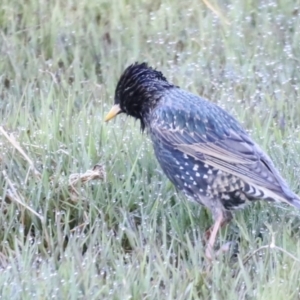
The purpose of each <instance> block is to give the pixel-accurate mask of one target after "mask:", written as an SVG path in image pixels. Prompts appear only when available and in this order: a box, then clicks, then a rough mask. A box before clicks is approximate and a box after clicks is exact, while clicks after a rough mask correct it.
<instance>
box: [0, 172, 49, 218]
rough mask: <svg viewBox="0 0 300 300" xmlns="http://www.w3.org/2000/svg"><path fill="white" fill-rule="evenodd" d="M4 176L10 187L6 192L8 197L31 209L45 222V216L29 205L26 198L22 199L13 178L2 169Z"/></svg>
mask: <svg viewBox="0 0 300 300" xmlns="http://www.w3.org/2000/svg"><path fill="white" fill-rule="evenodd" d="M2 174H3V177H4V179H5V181H6V182H7V185H8V189H7V192H6V197H7V198H8V199H9V200H10V201H12V202H16V203H18V204H20V205H22V206H23V207H24V208H25V209H27V210H29V211H30V212H31V213H33V214H34V215H35V216H37V217H38V218H39V219H40V220H41V222H42V223H43V222H44V218H43V217H42V216H41V215H40V214H39V213H37V212H36V211H35V210H33V209H32V208H31V207H29V206H28V205H27V204H26V203H25V202H24V200H23V199H22V197H21V195H19V193H18V192H17V190H16V189H15V187H14V185H13V183H12V182H11V180H10V179H9V178H8V176H7V174H6V172H5V171H2Z"/></svg>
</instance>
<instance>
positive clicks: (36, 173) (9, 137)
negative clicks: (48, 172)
mask: <svg viewBox="0 0 300 300" xmlns="http://www.w3.org/2000/svg"><path fill="white" fill-rule="evenodd" d="M0 132H1V133H2V134H3V136H4V137H5V138H6V139H7V140H8V141H9V142H10V143H11V144H12V146H13V147H14V148H15V149H16V150H17V151H18V152H19V153H20V154H21V155H22V156H23V158H24V159H25V160H26V161H27V162H28V163H29V165H30V168H31V170H32V171H33V174H34V176H35V177H37V178H39V179H40V178H41V174H40V172H39V171H38V170H37V169H36V168H35V166H34V163H33V161H32V160H31V159H30V157H29V156H28V155H27V154H26V153H25V151H24V150H23V149H22V147H21V146H20V144H19V142H18V141H17V140H16V139H15V138H14V136H13V135H10V134H8V133H7V132H6V131H5V130H4V128H3V127H2V126H0Z"/></svg>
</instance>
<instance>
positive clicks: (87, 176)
mask: <svg viewBox="0 0 300 300" xmlns="http://www.w3.org/2000/svg"><path fill="white" fill-rule="evenodd" d="M91 180H103V181H105V180H106V172H105V167H104V165H101V164H97V165H95V166H94V167H93V169H92V170H87V171H86V172H85V173H74V174H71V175H70V177H69V192H70V194H71V199H72V201H77V198H78V196H79V192H78V190H77V189H76V185H78V184H80V183H86V182H89V181H91Z"/></svg>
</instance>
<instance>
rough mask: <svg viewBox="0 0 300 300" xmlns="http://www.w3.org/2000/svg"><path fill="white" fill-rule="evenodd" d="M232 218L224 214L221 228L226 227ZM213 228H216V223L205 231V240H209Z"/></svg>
mask: <svg viewBox="0 0 300 300" xmlns="http://www.w3.org/2000/svg"><path fill="white" fill-rule="evenodd" d="M230 219H231V218H224V216H223V218H222V221H221V224H220V228H222V227H224V226H225V225H227V224H228V223H229V221H230ZM213 229H214V225H213V226H211V227H209V228H208V229H207V230H206V231H205V233H204V238H205V241H206V242H207V241H208V240H209V238H210V236H211V234H212V231H213Z"/></svg>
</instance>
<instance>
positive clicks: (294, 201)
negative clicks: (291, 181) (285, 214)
mask: <svg viewBox="0 0 300 300" xmlns="http://www.w3.org/2000/svg"><path fill="white" fill-rule="evenodd" d="M290 202H291V204H292V205H293V206H295V207H297V208H298V209H300V198H299V196H297V195H295V196H294V198H292V199H291V200H290Z"/></svg>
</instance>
